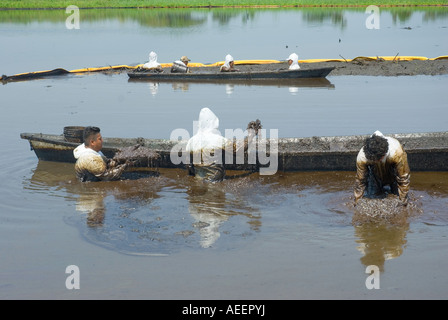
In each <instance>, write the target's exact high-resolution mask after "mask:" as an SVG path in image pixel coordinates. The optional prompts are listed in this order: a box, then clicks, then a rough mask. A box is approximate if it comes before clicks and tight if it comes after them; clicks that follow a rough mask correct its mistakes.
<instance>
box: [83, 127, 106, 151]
mask: <svg viewBox="0 0 448 320" xmlns="http://www.w3.org/2000/svg"><path fill="white" fill-rule="evenodd" d="M83 138H84V145H85V146H86V148H90V149H92V150H95V151H97V152H98V151H100V150H101V149H102V148H103V137H102V136H101V133H100V128H98V127H90V126H89V127H86V128H85V129H84V135H83Z"/></svg>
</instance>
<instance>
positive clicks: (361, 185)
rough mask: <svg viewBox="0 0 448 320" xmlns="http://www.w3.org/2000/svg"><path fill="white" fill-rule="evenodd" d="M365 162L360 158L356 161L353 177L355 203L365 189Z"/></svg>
mask: <svg viewBox="0 0 448 320" xmlns="http://www.w3.org/2000/svg"><path fill="white" fill-rule="evenodd" d="M367 172H368V168H367V163H366V162H365V161H362V160H357V161H356V177H355V190H354V194H355V203H357V202H358V200H359V199H361V197H362V196H363V194H364V190H365V189H366V179H367Z"/></svg>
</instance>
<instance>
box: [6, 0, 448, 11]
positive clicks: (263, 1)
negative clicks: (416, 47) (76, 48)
mask: <svg viewBox="0 0 448 320" xmlns="http://www.w3.org/2000/svg"><path fill="white" fill-rule="evenodd" d="M372 4H374V5H377V6H417V5H418V6H429V5H447V6H448V0H383V1H381V0H379V1H372V0H366V1H365V0H317V1H316V0H215V1H207V0H139V1H138V0H2V1H0V8H2V9H55V8H66V7H67V6H69V5H75V6H78V7H79V8H138V7H140V8H142V7H157V8H176V7H182V8H194V7H208V6H211V7H215V6H216V7H234V6H238V7H240V6H253V7H260V6H274V7H276V6H368V5H372Z"/></svg>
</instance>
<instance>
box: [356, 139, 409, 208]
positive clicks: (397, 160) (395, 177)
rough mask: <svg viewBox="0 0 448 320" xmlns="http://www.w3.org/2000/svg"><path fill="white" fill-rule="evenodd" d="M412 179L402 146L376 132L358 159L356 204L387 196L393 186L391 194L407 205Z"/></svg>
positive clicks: (396, 141)
mask: <svg viewBox="0 0 448 320" xmlns="http://www.w3.org/2000/svg"><path fill="white" fill-rule="evenodd" d="M410 177H411V174H410V169H409V165H408V160H407V154H406V152H405V151H404V149H403V147H402V146H401V144H400V142H399V141H398V140H397V139H395V138H392V137H385V136H384V135H383V134H382V133H381V132H379V131H375V133H374V134H373V135H372V136H371V137H369V138H367V139H366V142H365V144H364V146H363V147H362V148H361V150H360V151H359V153H358V157H357V159H356V183H355V191H354V193H355V204H356V203H357V202H358V200H359V199H360V198H361V197H362V196H363V195H365V196H366V197H369V198H378V197H381V196H384V195H385V194H386V192H388V190H387V189H386V188H387V186H389V187H390V191H389V192H390V193H393V194H395V195H397V196H398V197H399V199H400V200H401V201H402V203H403V204H404V205H406V204H407V201H408V192H409V185H410ZM385 187H386V188H385Z"/></svg>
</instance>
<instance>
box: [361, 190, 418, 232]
mask: <svg viewBox="0 0 448 320" xmlns="http://www.w3.org/2000/svg"><path fill="white" fill-rule="evenodd" d="M421 213H423V209H422V206H421V203H420V201H419V200H418V199H417V198H416V197H415V196H413V195H411V194H409V201H408V203H407V205H403V203H402V202H401V201H400V200H399V198H398V197H397V196H395V195H392V194H389V195H388V196H387V197H385V198H382V199H370V198H362V199H360V200H359V201H358V203H357V204H356V206H354V215H353V219H352V224H353V225H360V224H364V223H370V222H386V223H389V224H396V225H404V224H406V223H407V222H408V218H410V217H415V216H418V215H420V214H421Z"/></svg>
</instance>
